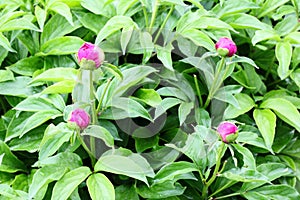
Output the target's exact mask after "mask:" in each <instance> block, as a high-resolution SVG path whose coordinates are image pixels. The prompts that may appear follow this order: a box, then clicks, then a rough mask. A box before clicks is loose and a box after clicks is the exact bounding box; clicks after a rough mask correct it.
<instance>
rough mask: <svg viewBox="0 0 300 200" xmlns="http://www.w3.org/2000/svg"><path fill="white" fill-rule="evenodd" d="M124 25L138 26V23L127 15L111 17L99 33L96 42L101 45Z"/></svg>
mask: <svg viewBox="0 0 300 200" xmlns="http://www.w3.org/2000/svg"><path fill="white" fill-rule="evenodd" d="M124 27H127V28H128V27H137V25H136V24H135V22H134V21H133V20H132V19H131V18H130V17H127V16H114V17H112V18H110V19H109V20H108V21H107V23H106V24H105V25H104V27H103V28H102V29H101V30H100V32H99V34H98V35H97V38H96V41H95V44H96V45H99V44H100V43H101V42H102V40H104V39H106V38H107V37H108V36H110V35H111V34H113V33H115V32H116V31H118V30H120V29H121V28H124Z"/></svg>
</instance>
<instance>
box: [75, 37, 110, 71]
mask: <svg viewBox="0 0 300 200" xmlns="http://www.w3.org/2000/svg"><path fill="white" fill-rule="evenodd" d="M104 57H105V56H104V53H103V51H102V49H100V48H99V47H98V46H96V45H94V44H92V43H89V42H86V43H84V44H83V45H82V46H81V47H80V49H79V50H78V61H79V63H81V61H82V59H85V60H87V61H93V62H94V63H95V67H96V68H98V67H99V66H100V65H101V64H102V62H103V61H104Z"/></svg>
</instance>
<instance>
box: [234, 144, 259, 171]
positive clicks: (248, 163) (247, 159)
mask: <svg viewBox="0 0 300 200" xmlns="http://www.w3.org/2000/svg"><path fill="white" fill-rule="evenodd" d="M232 146H233V147H234V148H235V149H236V150H237V151H238V152H239V153H240V154H242V155H243V161H244V167H246V168H249V169H252V170H255V169H256V164H255V159H254V156H253V154H252V153H251V151H250V150H249V149H247V148H246V147H243V146H242V145H240V144H232Z"/></svg>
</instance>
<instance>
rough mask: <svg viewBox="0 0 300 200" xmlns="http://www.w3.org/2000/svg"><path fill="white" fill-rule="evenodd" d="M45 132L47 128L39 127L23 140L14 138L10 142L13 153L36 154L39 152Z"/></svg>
mask: <svg viewBox="0 0 300 200" xmlns="http://www.w3.org/2000/svg"><path fill="white" fill-rule="evenodd" d="M44 131H45V126H39V127H38V128H36V129H33V130H31V131H29V132H28V133H27V134H25V135H24V136H23V137H22V138H14V139H12V140H11V141H10V142H9V146H10V149H11V150H13V151H28V152H30V153H34V152H36V151H38V149H39V146H40V143H41V141H42V138H43V135H44Z"/></svg>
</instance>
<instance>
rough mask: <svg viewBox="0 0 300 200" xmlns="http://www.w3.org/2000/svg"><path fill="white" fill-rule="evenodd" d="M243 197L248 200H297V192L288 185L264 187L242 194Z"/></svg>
mask: <svg viewBox="0 0 300 200" xmlns="http://www.w3.org/2000/svg"><path fill="white" fill-rule="evenodd" d="M243 196H244V197H245V198H247V199H249V200H257V199H260V200H269V199H287V200H288V199H289V200H296V199H298V198H299V193H298V192H297V190H296V189H295V188H293V187H291V186H289V185H286V184H282V185H266V186H263V187H260V188H257V189H255V190H251V191H247V192H245V193H243Z"/></svg>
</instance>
